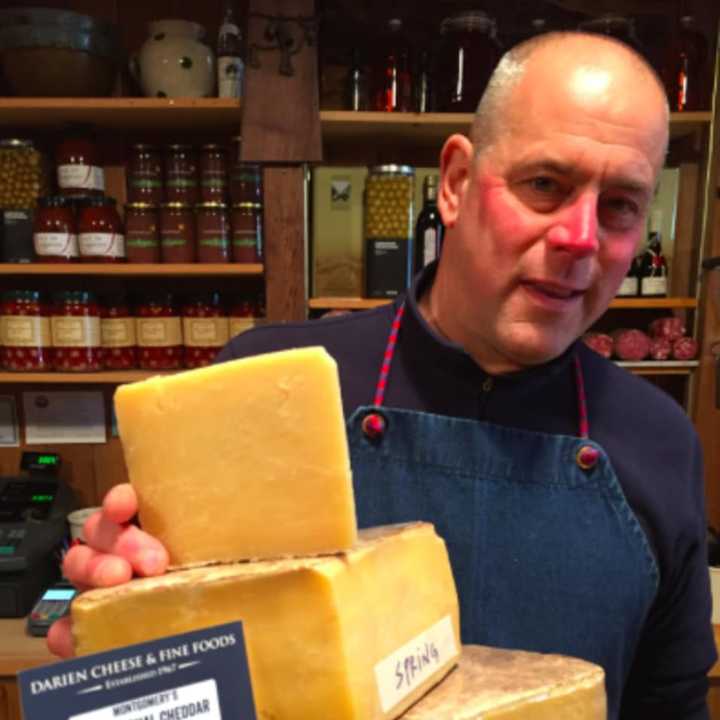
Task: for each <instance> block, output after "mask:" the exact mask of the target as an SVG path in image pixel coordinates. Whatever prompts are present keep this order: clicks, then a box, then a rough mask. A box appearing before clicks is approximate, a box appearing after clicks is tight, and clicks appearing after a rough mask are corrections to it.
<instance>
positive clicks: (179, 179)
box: [165, 175, 197, 189]
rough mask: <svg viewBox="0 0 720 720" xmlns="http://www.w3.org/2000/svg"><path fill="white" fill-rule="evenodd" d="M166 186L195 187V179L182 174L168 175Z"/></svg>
mask: <svg viewBox="0 0 720 720" xmlns="http://www.w3.org/2000/svg"><path fill="white" fill-rule="evenodd" d="M165 184H166V186H167V187H169V188H174V189H179V188H183V189H184V188H196V187H197V179H196V178H195V177H194V176H190V177H183V176H182V175H168V178H167V181H166V183H165Z"/></svg>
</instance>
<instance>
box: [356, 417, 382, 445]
mask: <svg viewBox="0 0 720 720" xmlns="http://www.w3.org/2000/svg"><path fill="white" fill-rule="evenodd" d="M362 431H363V432H364V433H365V435H366V436H367V437H368V438H370V440H378V439H380V438H381V437H382V435H383V433H384V432H385V418H384V417H383V416H382V415H379V414H378V413H370V414H369V415H366V416H365V417H364V418H363V420H362Z"/></svg>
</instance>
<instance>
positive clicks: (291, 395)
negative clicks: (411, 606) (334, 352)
mask: <svg viewBox="0 0 720 720" xmlns="http://www.w3.org/2000/svg"><path fill="white" fill-rule="evenodd" d="M115 409H116V414H117V420H118V429H119V432H120V437H121V440H122V445H123V451H124V454H125V462H126V464H127V468H128V474H129V477H130V482H131V483H132V485H133V487H134V488H135V490H136V492H137V495H138V502H139V515H140V522H141V524H142V526H143V528H144V529H145V530H147V531H148V532H149V533H151V534H152V535H155V536H156V537H158V538H159V539H160V540H161V541H162V542H163V543H164V545H165V546H166V547H167V549H168V552H169V553H170V562H171V563H172V564H174V565H188V564H193V563H202V562H212V561H232V560H240V559H256V558H273V557H282V556H290V555H306V554H314V553H332V552H337V551H342V550H347V549H349V548H350V547H352V545H353V544H354V542H355V540H356V538H357V521H356V519H355V502H354V496H353V489H352V476H351V473H350V458H349V453H348V445H347V436H346V433H345V422H344V419H343V410H342V401H341V397H340V382H339V378H338V371H337V364H336V363H335V361H334V360H333V358H332V357H330V355H328V353H327V352H326V351H325V350H324V349H323V348H318V347H314V348H303V349H299V350H287V351H283V352H278V353H269V354H266V355H258V356H255V357H251V358H247V359H242V360H234V361H231V362H227V363H222V364H219V365H214V366H211V367H207V368H201V369H198V370H190V371H187V372H183V373H179V374H177V375H172V376H167V377H153V378H150V379H149V380H144V381H142V382H137V383H132V384H129V385H123V386H121V387H119V388H118V390H117V392H116V394H115Z"/></svg>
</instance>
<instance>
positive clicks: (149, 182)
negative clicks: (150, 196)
mask: <svg viewBox="0 0 720 720" xmlns="http://www.w3.org/2000/svg"><path fill="white" fill-rule="evenodd" d="M130 187H132V188H136V189H137V190H155V189H157V188H162V181H161V180H158V179H156V178H155V177H154V176H141V175H135V176H133V178H132V179H131V180H130Z"/></svg>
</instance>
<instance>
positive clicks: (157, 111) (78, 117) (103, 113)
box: [0, 97, 241, 132]
mask: <svg viewBox="0 0 720 720" xmlns="http://www.w3.org/2000/svg"><path fill="white" fill-rule="evenodd" d="M65 123H83V124H88V125H93V126H95V127H98V128H102V129H107V130H121V131H127V130H163V129H164V130H167V129H169V128H172V129H173V130H211V131H213V132H222V131H233V132H239V130H240V123H241V101H240V100H236V99H233V98H174V99H173V98H125V97H123V98H119V97H114V98H31V97H30V98H0V127H22V128H52V127H57V126H60V125H63V124H65Z"/></svg>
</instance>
